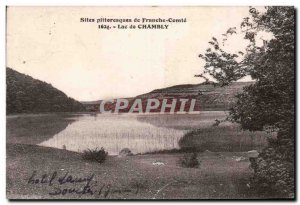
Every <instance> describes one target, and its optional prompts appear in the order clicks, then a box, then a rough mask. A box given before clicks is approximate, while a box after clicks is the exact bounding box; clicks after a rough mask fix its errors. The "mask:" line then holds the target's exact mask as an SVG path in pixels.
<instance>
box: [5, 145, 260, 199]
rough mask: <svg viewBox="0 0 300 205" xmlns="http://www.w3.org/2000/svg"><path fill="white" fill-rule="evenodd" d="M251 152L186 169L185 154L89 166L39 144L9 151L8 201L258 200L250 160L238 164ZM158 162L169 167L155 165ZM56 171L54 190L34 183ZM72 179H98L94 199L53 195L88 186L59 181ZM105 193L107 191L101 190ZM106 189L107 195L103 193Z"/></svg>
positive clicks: (209, 156) (209, 158)
mask: <svg viewBox="0 0 300 205" xmlns="http://www.w3.org/2000/svg"><path fill="white" fill-rule="evenodd" d="M246 155H247V153H241V152H239V153H235V152H225V153H211V152H204V153H199V154H198V160H199V162H200V166H199V168H182V167H181V166H180V165H179V164H178V159H179V158H180V157H181V156H182V154H178V153H177V154H161V155H159V154H157V155H136V156H132V157H123V158H119V157H113V156H109V157H108V159H107V160H106V161H105V162H104V163H103V164H99V163H94V162H87V161H84V160H82V158H81V156H80V154H78V153H75V152H70V151H66V150H56V149H54V148H46V147H39V146H35V145H16V144H14V145H13V144H8V146H7V173H8V174H7V197H8V198H10V199H20V198H23V199H28V198H30V199H32V198H36V199H59V198H71V199H72V198H73V199H85V198H90V199H241V198H243V199H244V198H257V197H258V195H255V193H251V192H250V190H249V188H248V186H247V183H249V177H250V176H251V173H252V170H251V169H250V168H249V161H248V160H242V161H237V160H236V159H237V157H238V156H239V157H241V156H245V157H246ZM156 162H160V163H163V165H155V163H156ZM34 171H37V173H36V176H35V179H37V178H41V176H42V175H44V174H46V175H47V179H50V175H52V173H53V172H55V171H56V172H57V177H56V178H55V180H53V182H52V185H51V186H49V185H48V184H47V183H45V184H41V183H39V184H31V183H28V181H29V179H30V177H31V176H32V174H33V172H34ZM67 172H68V175H72V176H73V177H86V176H91V175H92V174H94V178H93V180H92V182H91V183H90V185H91V190H92V191H93V194H89V193H88V194H74V193H67V194H65V195H62V194H58V195H55V196H53V195H49V194H50V193H53V192H55V191H57V189H58V188H59V189H61V190H64V189H74V188H75V189H78V190H82V189H83V187H84V186H85V183H75V184H71V183H66V184H63V185H60V184H59V182H58V180H57V178H58V177H62V176H64V175H65V174H66V173H67ZM101 188H102V189H101ZM100 190H101V191H100Z"/></svg>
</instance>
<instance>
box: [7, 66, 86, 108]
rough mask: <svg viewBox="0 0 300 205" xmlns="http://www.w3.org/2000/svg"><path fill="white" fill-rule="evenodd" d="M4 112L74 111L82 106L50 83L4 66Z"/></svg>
mask: <svg viewBox="0 0 300 205" xmlns="http://www.w3.org/2000/svg"><path fill="white" fill-rule="evenodd" d="M6 91H7V92H6V93H7V94H6V105H7V106H6V112H7V114H11V113H37V112H75V111H84V110H85V108H84V106H83V105H82V104H81V103H80V102H78V101H76V100H74V99H72V98H70V97H68V96H67V95H66V94H65V93H63V92H62V91H60V90H58V89H56V88H54V87H53V86H52V85H50V84H48V83H45V82H42V81H40V80H36V79H34V78H32V77H30V76H28V75H24V74H22V73H19V72H17V71H15V70H13V69H11V68H6Z"/></svg>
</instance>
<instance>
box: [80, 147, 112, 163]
mask: <svg viewBox="0 0 300 205" xmlns="http://www.w3.org/2000/svg"><path fill="white" fill-rule="evenodd" d="M107 155H108V153H107V152H106V151H105V150H104V148H103V147H101V149H100V150H98V148H96V149H94V150H90V149H88V150H84V151H83V154H82V158H83V159H84V160H89V161H96V162H99V163H103V162H104V161H105V159H106V157H107Z"/></svg>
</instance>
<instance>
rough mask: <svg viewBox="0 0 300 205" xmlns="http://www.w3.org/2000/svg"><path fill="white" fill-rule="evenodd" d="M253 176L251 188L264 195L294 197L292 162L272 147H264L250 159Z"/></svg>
mask: <svg viewBox="0 0 300 205" xmlns="http://www.w3.org/2000/svg"><path fill="white" fill-rule="evenodd" d="M251 167H252V168H253V170H254V176H253V177H252V179H251V188H252V189H253V190H255V191H256V192H257V193H260V194H261V195H264V196H265V197H276V198H294V197H295V190H294V169H293V168H294V164H293V163H292V162H289V161H287V160H285V159H284V156H282V154H281V153H279V152H278V151H276V149H274V148H273V147H268V148H266V149H264V150H263V151H262V152H261V153H260V155H259V157H258V158H257V159H256V160H251Z"/></svg>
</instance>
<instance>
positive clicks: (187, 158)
mask: <svg viewBox="0 0 300 205" xmlns="http://www.w3.org/2000/svg"><path fill="white" fill-rule="evenodd" d="M179 163H180V164H181V166H183V167H187V168H195V167H198V166H199V162H198V160H197V153H196V152H194V153H187V154H185V155H183V157H182V158H180V160H179Z"/></svg>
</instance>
